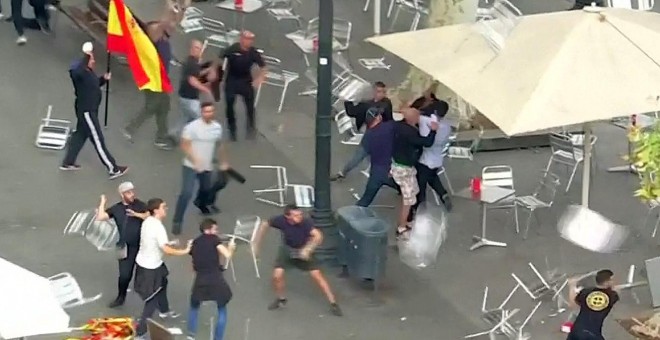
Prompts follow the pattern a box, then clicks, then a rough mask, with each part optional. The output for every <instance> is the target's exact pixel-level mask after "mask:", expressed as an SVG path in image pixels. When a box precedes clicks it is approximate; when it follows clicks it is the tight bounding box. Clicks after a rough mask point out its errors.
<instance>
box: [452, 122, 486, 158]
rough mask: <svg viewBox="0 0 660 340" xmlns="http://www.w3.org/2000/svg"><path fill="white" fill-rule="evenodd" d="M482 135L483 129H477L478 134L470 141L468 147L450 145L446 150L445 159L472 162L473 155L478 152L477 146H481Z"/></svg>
mask: <svg viewBox="0 0 660 340" xmlns="http://www.w3.org/2000/svg"><path fill="white" fill-rule="evenodd" d="M483 135H484V129H483V127H479V133H478V134H477V136H476V137H475V138H474V139H473V140H472V143H470V146H469V147H464V146H455V145H451V146H449V148H448V149H447V157H448V158H449V159H468V160H470V161H473V160H474V155H475V154H476V153H477V151H479V145H480V144H481V139H482V137H483Z"/></svg>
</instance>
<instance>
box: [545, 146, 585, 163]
mask: <svg viewBox="0 0 660 340" xmlns="http://www.w3.org/2000/svg"><path fill="white" fill-rule="evenodd" d="M573 152H574V153H575V157H573V154H571V153H570V152H568V151H564V150H557V151H555V152H554V153H553V154H552V156H553V157H560V158H565V159H566V160H568V161H571V162H578V163H579V162H582V160H584V152H582V150H580V149H578V148H575V150H574V151H573Z"/></svg>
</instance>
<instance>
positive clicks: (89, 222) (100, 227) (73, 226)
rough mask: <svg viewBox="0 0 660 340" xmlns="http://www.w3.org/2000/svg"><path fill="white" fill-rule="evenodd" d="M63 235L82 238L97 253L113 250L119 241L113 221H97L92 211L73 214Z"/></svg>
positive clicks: (117, 231)
mask: <svg viewBox="0 0 660 340" xmlns="http://www.w3.org/2000/svg"><path fill="white" fill-rule="evenodd" d="M64 234H65V235H78V236H84V237H85V238H86V239H87V241H89V243H91V244H92V245H93V246H94V247H96V249H97V250H99V251H109V250H113V249H115V245H116V244H117V242H118V241H119V230H118V229H117V225H116V224H115V223H114V221H112V220H108V221H97V220H96V212H95V211H94V210H86V211H77V212H75V213H74V214H73V215H72V216H71V218H70V219H69V222H68V223H67V225H66V227H65V228H64Z"/></svg>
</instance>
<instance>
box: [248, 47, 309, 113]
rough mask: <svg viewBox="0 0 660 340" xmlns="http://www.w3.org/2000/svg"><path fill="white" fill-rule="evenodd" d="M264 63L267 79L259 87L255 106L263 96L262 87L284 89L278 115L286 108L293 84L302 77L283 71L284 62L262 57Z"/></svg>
mask: <svg viewBox="0 0 660 340" xmlns="http://www.w3.org/2000/svg"><path fill="white" fill-rule="evenodd" d="M262 58H263V60H264V62H265V63H266V79H265V80H264V82H263V83H262V84H261V85H259V88H258V89H257V95H256V97H255V100H254V102H255V105H256V104H258V103H259V97H260V95H261V87H262V86H263V85H264V84H265V85H272V86H276V87H280V88H282V93H281V94H280V102H279V106H278V107H277V113H280V112H282V107H283V106H284V99H285V98H286V92H287V90H288V88H289V85H291V83H292V82H294V81H296V80H298V78H300V75H299V74H298V73H295V72H291V71H287V70H284V69H282V61H281V60H280V59H277V58H274V57H270V56H266V55H264V56H262Z"/></svg>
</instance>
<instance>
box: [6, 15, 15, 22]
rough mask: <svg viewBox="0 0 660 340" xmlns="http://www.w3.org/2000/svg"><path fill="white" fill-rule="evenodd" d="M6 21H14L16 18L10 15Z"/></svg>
mask: <svg viewBox="0 0 660 340" xmlns="http://www.w3.org/2000/svg"><path fill="white" fill-rule="evenodd" d="M5 21H6V22H12V21H14V19H13V18H12V17H11V15H8V16H7V17H6V18H5Z"/></svg>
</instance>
